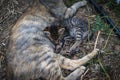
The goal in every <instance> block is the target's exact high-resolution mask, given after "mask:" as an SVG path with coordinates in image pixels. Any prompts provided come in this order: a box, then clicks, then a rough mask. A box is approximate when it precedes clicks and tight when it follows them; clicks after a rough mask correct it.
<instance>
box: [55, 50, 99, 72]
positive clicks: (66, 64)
mask: <svg viewBox="0 0 120 80" xmlns="http://www.w3.org/2000/svg"><path fill="white" fill-rule="evenodd" d="M98 51H99V50H98V49H94V50H93V51H92V52H91V53H89V54H87V55H86V56H84V57H82V58H80V59H78V60H72V59H69V58H66V57H64V56H62V55H60V54H57V55H56V58H57V60H58V64H59V65H60V66H61V67H62V68H64V69H69V70H74V69H76V68H78V67H79V66H82V65H84V64H85V63H87V62H88V61H89V60H91V59H92V58H93V57H94V56H96V55H97V54H98Z"/></svg>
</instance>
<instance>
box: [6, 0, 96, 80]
mask: <svg viewBox="0 0 120 80" xmlns="http://www.w3.org/2000/svg"><path fill="white" fill-rule="evenodd" d="M37 1H38V0H36V3H37V5H36V6H34V7H33V8H31V9H29V10H28V11H27V12H26V13H24V14H23V15H22V16H21V17H20V19H19V20H18V21H17V23H16V24H15V25H14V26H13V28H12V31H11V35H10V41H9V48H8V51H7V57H8V60H7V61H8V63H7V72H8V74H7V76H8V80H33V79H38V78H44V79H46V80H76V79H77V78H78V77H79V76H80V75H81V74H82V73H83V72H84V70H85V67H83V66H81V65H83V64H85V63H86V62H87V61H88V60H90V59H91V58H92V57H94V56H95V55H96V54H95V53H96V52H97V51H96V50H94V51H93V52H92V53H90V54H88V55H86V56H85V57H83V58H81V59H78V60H71V59H68V58H65V57H64V56H62V55H60V54H56V53H55V52H54V48H55V46H54V44H53V43H52V42H51V41H50V40H49V38H48V37H47V36H46V35H45V32H44V29H45V28H46V27H50V26H51V24H52V23H53V22H54V21H55V18H54V17H53V16H52V15H51V14H50V13H49V10H48V9H46V7H45V6H44V5H43V4H41V3H39V2H37ZM61 68H64V69H69V70H74V71H73V72H72V73H71V74H70V75H68V76H67V77H63V75H62V71H61Z"/></svg>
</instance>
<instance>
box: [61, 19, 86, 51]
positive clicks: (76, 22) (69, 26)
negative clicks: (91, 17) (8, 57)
mask: <svg viewBox="0 0 120 80" xmlns="http://www.w3.org/2000/svg"><path fill="white" fill-rule="evenodd" d="M61 24H62V26H63V27H65V28H66V30H67V31H68V32H69V35H70V37H71V38H74V39H75V43H74V44H73V46H72V47H71V48H70V50H69V52H70V53H73V52H74V51H75V49H76V48H77V47H78V46H79V45H80V44H81V43H82V41H83V40H84V39H85V37H87V35H88V23H87V21H85V20H83V19H81V18H77V17H73V18H67V19H65V20H63V21H62V22H61Z"/></svg>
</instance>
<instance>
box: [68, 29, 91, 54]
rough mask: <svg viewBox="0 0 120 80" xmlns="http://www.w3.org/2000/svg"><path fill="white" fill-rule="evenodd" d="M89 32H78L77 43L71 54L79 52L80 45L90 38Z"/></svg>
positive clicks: (70, 51)
mask: <svg viewBox="0 0 120 80" xmlns="http://www.w3.org/2000/svg"><path fill="white" fill-rule="evenodd" d="M88 33H89V32H88V31H86V32H83V33H81V32H80V31H79V32H77V34H76V37H75V38H76V41H75V43H74V44H73V45H72V47H71V48H70V49H69V53H70V54H73V53H75V52H76V50H77V48H79V45H80V44H81V43H82V42H83V40H84V39H85V38H86V39H87V36H88ZM80 34H82V35H80Z"/></svg>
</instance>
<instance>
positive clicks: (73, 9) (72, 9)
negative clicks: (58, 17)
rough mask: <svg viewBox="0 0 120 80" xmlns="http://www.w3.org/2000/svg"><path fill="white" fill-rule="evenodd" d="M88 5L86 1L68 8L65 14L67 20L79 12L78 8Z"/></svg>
mask: <svg viewBox="0 0 120 80" xmlns="http://www.w3.org/2000/svg"><path fill="white" fill-rule="evenodd" d="M86 4H87V1H86V0H83V1H79V2H76V3H74V4H73V5H72V6H71V7H69V8H67V10H66V12H65V18H69V17H72V16H73V15H74V14H75V13H76V12H77V10H78V8H80V7H82V6H85V5H86Z"/></svg>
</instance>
